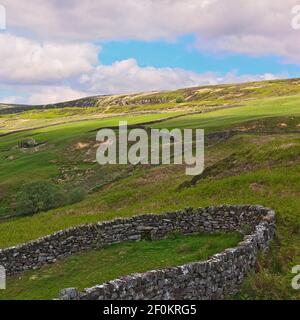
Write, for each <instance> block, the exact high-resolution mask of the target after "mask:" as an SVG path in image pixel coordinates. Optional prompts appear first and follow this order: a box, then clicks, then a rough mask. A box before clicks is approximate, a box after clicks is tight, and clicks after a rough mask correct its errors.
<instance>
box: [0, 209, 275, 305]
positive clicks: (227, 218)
mask: <svg viewBox="0 0 300 320" xmlns="http://www.w3.org/2000/svg"><path fill="white" fill-rule="evenodd" d="M235 230H237V231H241V232H243V233H246V235H245V238H244V241H243V242H241V243H240V244H239V245H238V247H236V248H233V249H227V250H225V251H224V252H222V253H220V254H217V255H214V256H213V257H212V258H211V259H209V260H207V261H204V262H195V263H191V264H186V265H184V266H180V267H176V268H168V269H165V270H154V271H150V272H147V273H143V274H135V275H131V276H127V277H123V278H121V279H118V280H115V281H110V282H108V283H105V284H102V285H99V286H96V287H93V288H90V289H86V290H85V291H83V292H77V290H76V289H64V290H62V292H61V295H60V298H61V299H82V300H87V299H88V300H93V299H109V300H111V299H126V300H127V299H134V300H136V299H221V298H223V297H224V296H225V295H227V294H231V293H234V292H235V291H236V290H237V289H238V287H239V285H240V284H241V282H242V281H243V279H244V277H245V275H246V274H247V272H248V271H249V270H250V269H252V268H253V267H254V265H255V263H256V259H257V254H258V251H259V250H264V249H266V248H267V247H268V245H269V242H270V240H272V238H273V236H274V233H275V214H274V212H273V211H272V210H270V209H267V208H264V207H261V206H252V205H246V206H220V207H209V208H199V209H192V208H187V209H184V210H180V211H176V212H171V213H165V214H161V215H142V216H135V217H132V218H128V219H116V220H113V221H109V222H101V223H97V224H90V225H82V226H78V227H75V228H71V229H67V230H64V231H59V232H57V233H54V234H52V235H49V236H46V237H43V238H41V239H39V240H36V241H31V242H29V243H26V244H23V245H19V246H15V247H11V248H6V249H2V250H0V265H3V266H4V267H5V268H6V271H7V273H8V274H9V275H13V274H16V273H19V272H22V271H25V270H29V269H37V268H39V267H41V266H42V265H45V264H51V263H54V262H56V261H57V260H58V259H62V258H65V257H67V256H69V255H72V254H75V253H78V252H82V251H86V250H90V249H96V248H103V247H105V246H108V245H111V244H114V243H121V242H125V241H139V240H141V239H143V238H147V239H148V238H151V239H152V240H157V239H163V238H164V237H166V236H167V235H168V234H169V233H170V232H174V231H177V232H180V233H183V234H186V235H187V234H195V233H199V232H205V233H216V232H229V231H235Z"/></svg>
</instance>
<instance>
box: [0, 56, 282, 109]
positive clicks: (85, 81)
mask: <svg viewBox="0 0 300 320" xmlns="http://www.w3.org/2000/svg"><path fill="white" fill-rule="evenodd" d="M287 76H288V75H287V74H270V73H266V74H261V75H239V74H238V73H237V72H235V71H232V72H230V73H227V74H225V75H220V74H217V73H213V72H207V73H202V74H200V73H195V72H192V71H187V70H184V69H180V68H174V69H173V68H153V67H140V66H139V65H138V64H137V62H136V60H134V59H128V60H123V61H118V62H115V63H113V64H112V65H109V66H107V65H98V66H97V67H95V68H94V69H93V70H92V71H91V72H89V73H86V74H84V75H82V76H81V78H80V79H78V81H77V82H76V81H74V86H73V87H70V86H46V85H45V86H37V85H36V86H18V87H17V89H18V90H19V95H15V96H8V97H6V98H4V99H1V100H2V102H6V103H21V104H49V103H56V102H62V101H69V100H75V99H79V98H83V97H87V96H93V95H100V94H118V93H133V92H136V93H137V92H144V91H156V90H172V89H178V88H184V87H194V86H200V85H208V84H209V85H215V84H222V83H239V82H249V81H257V80H274V79H278V78H284V77H287ZM14 89H16V87H14ZM27 92H30V93H31V94H30V95H29V96H28V95H26V96H24V93H27Z"/></svg>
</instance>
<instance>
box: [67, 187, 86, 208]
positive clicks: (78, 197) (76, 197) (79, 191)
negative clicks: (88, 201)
mask: <svg viewBox="0 0 300 320" xmlns="http://www.w3.org/2000/svg"><path fill="white" fill-rule="evenodd" d="M68 197H69V201H68V202H69V204H73V203H76V202H80V201H82V200H83V199H84V198H85V197H86V191H85V190H84V189H83V188H80V187H78V188H75V189H73V190H71V191H70V192H69V194H68Z"/></svg>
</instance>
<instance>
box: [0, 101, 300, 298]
mask: <svg viewBox="0 0 300 320" xmlns="http://www.w3.org/2000/svg"><path fill="white" fill-rule="evenodd" d="M299 110H300V109H299V98H298V97H282V98H271V99H265V98H264V99H262V100H260V101H258V100H257V101H249V102H247V105H246V106H243V107H236V108H233V109H227V110H219V111H215V112H212V113H207V114H202V115H195V116H187V117H184V118H180V119H175V120H170V121H167V122H165V123H163V125H162V124H161V125H159V127H160V126H162V127H168V128H172V127H174V126H179V127H182V128H183V127H198V128H203V127H204V128H205V129H206V130H207V131H216V130H217V131H219V130H221V129H224V128H232V127H235V126H238V127H241V126H244V125H245V123H247V124H249V121H250V122H251V123H253V121H254V122H255V125H258V127H261V128H262V129H264V128H265V127H267V129H268V131H272V130H273V131H276V132H277V133H278V134H277V135H272V134H271V133H270V134H255V135H252V134H245V133H244V134H240V135H237V136H235V137H233V138H231V139H230V140H228V141H225V142H222V143H220V144H218V145H215V146H212V147H209V148H207V149H206V166H211V165H214V166H216V169H215V170H213V171H211V172H210V173H209V174H208V176H207V177H206V178H205V179H202V180H200V181H199V182H198V184H197V185H196V186H194V187H190V188H186V189H182V190H180V191H178V186H179V185H181V184H182V183H183V182H185V181H188V180H190V178H188V177H187V176H185V174H184V168H181V167H178V166H175V167H174V166H168V167H164V166H163V167H156V168H149V167H147V168H140V169H138V170H136V171H135V172H134V174H133V175H132V176H128V177H126V178H125V179H122V180H120V181H117V182H114V183H112V184H110V185H108V186H106V187H104V188H103V189H101V190H100V191H98V192H95V193H93V194H91V195H90V196H89V197H88V198H87V199H86V200H84V201H83V202H81V203H79V204H76V205H73V206H69V207H64V208H60V209H56V210H52V211H50V212H47V213H42V214H39V215H36V216H33V217H27V218H21V219H16V220H12V221H9V222H3V223H1V224H0V245H1V246H2V247H5V246H9V245H13V244H16V243H21V242H24V241H28V240H31V239H35V238H38V237H40V236H42V235H46V234H48V233H51V232H53V231H56V230H59V229H63V228H66V227H69V226H72V225H77V224H81V223H86V222H94V221H98V220H107V219H111V218H114V217H116V216H124V217H125V216H130V215H133V214H141V213H149V212H154V213H159V212H163V211H166V210H174V209H178V208H182V207H184V206H210V205H218V204H223V203H228V204H237V203H253V204H262V205H265V206H269V207H272V208H273V209H275V210H276V212H277V216H278V222H277V224H278V237H277V240H276V241H275V242H274V244H273V250H272V251H271V252H270V253H268V254H267V255H266V256H265V257H262V258H261V260H260V265H259V268H260V273H259V274H256V275H253V276H250V277H249V280H248V281H247V283H246V284H245V288H244V290H243V292H242V294H241V295H240V296H239V298H248V297H251V298H272V299H276V298H291V299H296V298H300V296H299V292H297V291H294V290H292V289H291V286H290V281H291V278H292V277H293V275H292V274H291V267H292V266H294V265H296V264H298V263H299V258H300V249H299V248H300V211H299V210H300V209H299V208H300V200H299V198H300V197H299V185H300V174H299V172H300V171H299V169H300V162H299V159H300V140H299V134H296V133H289V131H290V132H292V131H297V130H299V127H298V125H299V124H300V120H299ZM261 119H263V120H261ZM282 122H285V123H287V124H288V126H287V128H278V124H280V123H282ZM72 126H73V125H70V128H71V127H72ZM79 126H80V125H79ZM156 126H157V125H156ZM49 129H50V128H49ZM49 129H47V130H45V132H44V133H43V134H48V132H50V134H51V132H52V130H54V129H52V128H51V129H50V130H49ZM54 131H55V130H54ZM70 131H71V129H70ZM67 132H68V130H67V131H66V133H65V132H64V130H62V131H61V136H58V137H57V139H58V140H57V141H55V145H59V144H60V143H61V144H62V145H63V144H64V141H65V139H66V134H67ZM81 135H82V131H81V132H80V130H79V131H78V135H77V136H75V137H74V140H76V139H77V140H78V139H79V138H80V139H82V136H81ZM6 138H7V139H8V140H10V139H11V140H10V141H7V140H5V141H6V142H5V143H8V144H9V143H13V141H15V140H14V139H15V138H14V137H13V136H10V137H6ZM73 142H74V141H73ZM68 143H69V142H68ZM2 146H3V145H2ZM3 152H5V151H4V150H3ZM25 158H26V157H25ZM226 159H227V160H226ZM230 163H232V164H234V166H231V165H230ZM28 165H29V164H28ZM20 167H21V168H22V167H23V164H21V165H20ZM5 170H6V171H9V170H14V169H12V168H9V167H6V169H5ZM20 170H21V169H20ZM41 172H43V170H41ZM4 174H5V173H4ZM12 178H13V177H12Z"/></svg>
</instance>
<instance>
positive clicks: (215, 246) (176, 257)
mask: <svg viewBox="0 0 300 320" xmlns="http://www.w3.org/2000/svg"><path fill="white" fill-rule="evenodd" d="M241 240H242V236H241V235H240V234H237V233H233V234H216V235H193V236H179V235H172V236H170V237H169V238H168V239H166V240H159V241H153V242H152V241H141V242H129V243H124V244H117V245H112V246H110V247H107V248H105V249H102V250H96V251H90V252H86V253H81V254H77V255H74V256H72V257H69V258H67V259H65V260H62V261H59V262H58V263H56V264H55V265H51V266H45V267H43V268H42V269H40V270H38V271H28V272H25V273H24V274H22V275H21V276H18V277H14V278H10V279H9V280H8V284H7V286H8V289H7V290H6V291H2V292H0V299H13V300H15V299H53V298H56V297H57V295H58V292H59V291H60V290H61V289H62V288H69V287H74V286H75V287H77V288H79V289H84V288H87V287H91V286H94V285H97V284H101V283H104V282H106V281H109V280H113V279H117V278H119V277H121V276H125V275H128V274H131V273H135V272H145V271H149V270H153V269H158V268H166V267H172V266H178V265H182V264H185V263H188V262H195V261H200V260H205V259H207V258H208V257H209V256H211V255H213V254H215V253H218V252H221V251H223V250H224V249H226V248H231V247H234V246H236V245H237V243H238V242H239V241H241Z"/></svg>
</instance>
